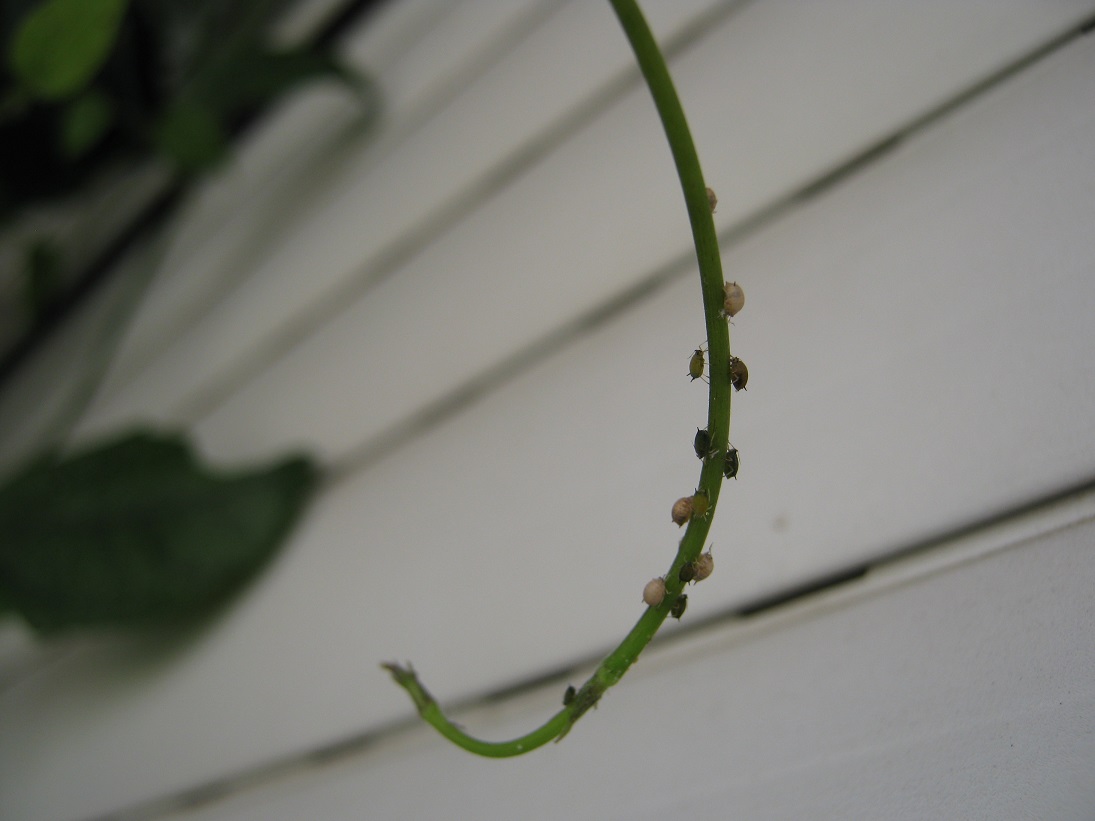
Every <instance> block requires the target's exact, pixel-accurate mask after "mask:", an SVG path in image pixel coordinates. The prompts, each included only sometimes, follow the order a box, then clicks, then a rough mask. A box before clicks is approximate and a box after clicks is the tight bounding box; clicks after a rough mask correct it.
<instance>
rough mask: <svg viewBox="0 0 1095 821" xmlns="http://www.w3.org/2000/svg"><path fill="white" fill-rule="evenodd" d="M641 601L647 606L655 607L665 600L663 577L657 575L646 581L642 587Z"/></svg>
mask: <svg viewBox="0 0 1095 821" xmlns="http://www.w3.org/2000/svg"><path fill="white" fill-rule="evenodd" d="M643 601H644V602H646V604H647V606H648V607H657V606H658V605H659V604H661V603H662V602H663V601H665V579H663V578H662V577H661V576H659V577H658V578H656V579H651V580H650V581H648V582H647V583H646V587H644V588H643Z"/></svg>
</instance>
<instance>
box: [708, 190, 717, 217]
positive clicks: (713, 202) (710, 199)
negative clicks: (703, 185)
mask: <svg viewBox="0 0 1095 821" xmlns="http://www.w3.org/2000/svg"><path fill="white" fill-rule="evenodd" d="M707 204H708V205H710V206H711V213H712V214H714V213H715V206H716V205H718V204H719V198H718V197H716V196H715V189H714V188H708V189H707Z"/></svg>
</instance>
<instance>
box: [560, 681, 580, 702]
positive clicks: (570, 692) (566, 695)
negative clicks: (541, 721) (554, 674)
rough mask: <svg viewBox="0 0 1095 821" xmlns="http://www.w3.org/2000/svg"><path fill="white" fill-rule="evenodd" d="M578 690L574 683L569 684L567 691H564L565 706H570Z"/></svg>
mask: <svg viewBox="0 0 1095 821" xmlns="http://www.w3.org/2000/svg"><path fill="white" fill-rule="evenodd" d="M577 692H578V691H577V690H575V689H574V685H573V684H571V685H569V686H568V687H567V689H566V692H565V693H563V706H564V707H567V706H569V705H570V703H571V702H572V701H574V696H575V694H576V693H577Z"/></svg>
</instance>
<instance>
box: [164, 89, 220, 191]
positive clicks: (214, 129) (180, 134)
mask: <svg viewBox="0 0 1095 821" xmlns="http://www.w3.org/2000/svg"><path fill="white" fill-rule="evenodd" d="M153 138H154V140H155V143H156V147H157V148H158V149H159V151H160V153H161V154H163V155H164V156H165V157H167V158H168V159H169V160H171V161H172V162H173V163H174V164H175V165H176V167H178V169H179V170H180V171H184V172H186V173H188V174H192V173H195V172H198V171H205V170H206V169H209V168H212V167H213V166H214V165H216V164H217V163H218V162H220V161H221V160H222V159H223V158H224V156H225V154H226V152H227V150H228V148H227V141H226V139H225V135H224V130H223V128H222V127H221V124H220V121H219V120H218V119H217V117H216V115H215V114H214V113H213V112H212V111H210V110H209V108H207V107H206V106H204V105H201V104H200V103H196V102H194V101H192V100H181V101H179V102H177V103H175V104H174V105H173V106H171V108H169V109H168V110H167V111H166V112H165V113H164V115H163V116H162V117H161V118H160V120H159V122H158V123H156V128H155V130H154V134H153Z"/></svg>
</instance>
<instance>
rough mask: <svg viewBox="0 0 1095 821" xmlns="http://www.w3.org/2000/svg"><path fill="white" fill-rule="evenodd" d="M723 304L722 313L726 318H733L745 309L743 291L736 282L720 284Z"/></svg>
mask: <svg viewBox="0 0 1095 821" xmlns="http://www.w3.org/2000/svg"><path fill="white" fill-rule="evenodd" d="M722 292H723V297H724V299H723V302H722V312H723V313H724V314H725V315H726V316H734V314H736V313H737V312H738V311H740V310H741V309H742V308H744V307H745V291H743V290H742V289H741V286H740V285H738V283H736V282H724V283H723V284H722Z"/></svg>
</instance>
